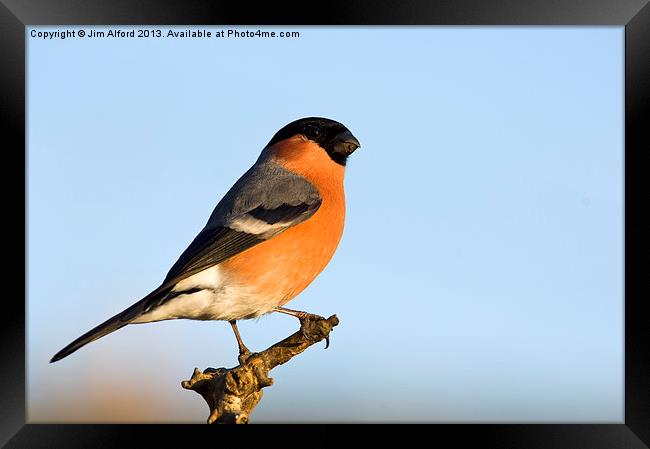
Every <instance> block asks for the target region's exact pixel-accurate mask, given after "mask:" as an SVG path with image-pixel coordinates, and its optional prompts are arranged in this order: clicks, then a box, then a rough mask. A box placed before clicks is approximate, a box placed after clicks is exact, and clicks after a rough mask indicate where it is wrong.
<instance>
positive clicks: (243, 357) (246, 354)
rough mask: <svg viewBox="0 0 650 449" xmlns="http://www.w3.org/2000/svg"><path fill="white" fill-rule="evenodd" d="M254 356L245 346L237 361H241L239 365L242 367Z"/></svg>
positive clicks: (240, 349) (240, 350)
mask: <svg viewBox="0 0 650 449" xmlns="http://www.w3.org/2000/svg"><path fill="white" fill-rule="evenodd" d="M252 355H253V353H252V352H250V350H249V349H248V348H247V347H246V346H244V347H242V348H239V356H238V357H237V360H238V361H239V365H240V366H242V365H243V364H244V363H246V361H247V360H248V359H250V357H251V356H252Z"/></svg>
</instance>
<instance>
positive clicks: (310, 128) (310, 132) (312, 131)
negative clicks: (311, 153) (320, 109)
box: [305, 125, 320, 139]
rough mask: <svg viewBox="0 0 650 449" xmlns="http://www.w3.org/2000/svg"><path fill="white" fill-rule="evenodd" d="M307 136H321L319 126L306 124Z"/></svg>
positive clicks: (313, 137)
mask: <svg viewBox="0 0 650 449" xmlns="http://www.w3.org/2000/svg"><path fill="white" fill-rule="evenodd" d="M305 136H307V137H309V138H310V139H315V138H317V137H318V136H320V129H318V126H314V125H307V126H305Z"/></svg>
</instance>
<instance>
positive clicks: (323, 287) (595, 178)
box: [26, 27, 623, 422]
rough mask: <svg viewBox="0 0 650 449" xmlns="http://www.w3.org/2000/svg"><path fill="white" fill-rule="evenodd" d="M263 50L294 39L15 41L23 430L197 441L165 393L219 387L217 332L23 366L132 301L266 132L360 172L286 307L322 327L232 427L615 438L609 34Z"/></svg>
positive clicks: (271, 325) (510, 32) (348, 37)
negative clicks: (115, 430)
mask: <svg viewBox="0 0 650 449" xmlns="http://www.w3.org/2000/svg"><path fill="white" fill-rule="evenodd" d="M83 28H84V29H85V30H86V31H88V30H90V28H91V27H83ZM185 28H187V27H180V28H179V29H185ZM56 29H63V28H48V27H40V28H38V30H50V31H53V30H56ZM72 29H75V30H78V29H79V28H72ZM94 29H96V30H106V29H105V28H100V27H95V28H94ZM124 29H132V28H124ZM167 29H168V28H167V27H162V28H161V30H163V33H165V32H166V30H167ZM220 29H223V28H221V27H213V28H212V30H214V31H216V30H220ZM241 29H251V30H256V29H257V28H255V27H250V28H241ZM272 29H275V30H276V31H280V30H287V31H295V30H297V31H299V32H300V37H299V38H292V39H289V38H285V39H258V38H245V39H216V38H214V39H182V40H181V39H152V38H149V39H137V38H134V39H97V40H94V39H89V38H85V39H80V38H67V39H63V40H62V39H52V40H43V39H38V38H31V37H29V29H28V30H27V37H26V39H27V44H28V66H27V70H28V72H27V73H28V153H27V163H28V172H27V184H28V185H27V188H28V216H27V218H28V248H27V249H28V285H27V292H28V298H27V299H28V304H27V312H28V373H29V379H28V381H29V384H28V419H29V420H30V421H31V422H61V421H64V422H96V421H106V422H131V421H134V422H202V421H204V420H205V419H206V418H207V409H206V407H205V405H204V403H203V401H202V399H201V398H200V397H199V396H198V395H196V394H194V393H192V392H188V391H184V390H182V389H181V388H180V386H179V382H180V381H181V380H184V379H187V378H189V376H190V375H191V372H192V369H193V368H194V367H195V366H196V367H199V368H201V369H203V368H205V367H208V366H213V367H219V366H232V365H234V364H235V363H236V344H235V342H234V337H233V336H232V333H231V330H230V326H229V325H228V324H227V323H223V322H193V321H180V320H179V321H168V322H160V323H153V324H146V325H138V326H128V327H126V328H123V329H121V330H120V331H118V332H116V333H114V334H111V335H109V336H107V337H105V338H103V339H101V340H98V341H96V342H94V343H92V344H91V345H89V346H87V347H85V348H83V349H82V350H80V351H79V352H77V353H75V354H74V355H72V356H70V357H69V358H66V359H64V360H63V361H61V362H58V363H56V364H53V365H50V364H48V360H49V358H50V357H51V356H52V355H53V354H54V352H56V351H57V350H59V349H60V348H61V347H63V346H64V345H65V344H67V343H68V342H70V341H71V340H72V339H74V338H76V337H77V336H79V335H80V334H82V333H84V332H85V331H87V330H88V329H90V328H92V327H94V326H95V325H96V324H98V323H100V322H102V321H104V320H105V319H106V318H108V317H110V316H112V315H113V314H115V313H117V312H119V311H121V310H122V309H124V308H125V307H127V306H129V305H130V304H132V303H133V302H135V301H136V300H138V299H140V298H141V297H142V296H144V295H145V294H146V293H148V292H149V291H150V290H151V289H153V288H155V287H156V286H157V285H158V284H159V283H160V281H161V280H162V279H163V278H164V276H165V274H166V273H167V270H168V269H169V267H170V266H171V265H172V264H173V262H174V261H175V260H176V258H177V257H178V256H179V255H180V253H181V252H182V251H183V250H184V249H185V247H186V246H187V245H188V244H189V242H190V241H191V240H192V239H193V237H194V236H195V235H196V233H197V232H198V231H199V230H200V229H201V228H202V227H203V225H204V224H205V221H206V220H207V218H208V216H209V215H210V212H211V211H212V208H213V207H214V205H215V204H216V203H217V201H218V200H219V199H220V198H221V196H222V195H223V194H224V193H225V192H226V191H227V190H228V188H229V187H230V186H231V185H232V183H233V182H234V181H235V180H236V179H237V178H238V177H239V176H240V175H241V174H242V173H243V172H244V171H245V170H246V169H247V168H248V167H249V166H250V165H251V164H252V163H253V162H254V161H255V159H256V158H257V156H258V155H259V152H260V151H261V149H262V147H263V146H264V145H265V144H266V142H268V140H269V139H270V138H271V136H272V135H273V134H274V133H275V131H277V130H278V129H279V128H280V127H282V126H283V125H285V124H286V123H288V122H290V121H292V120H294V119H297V118H300V117H304V116H312V115H318V116H325V117H330V118H333V119H336V120H338V121H341V122H343V123H344V124H346V125H347V126H348V128H350V130H351V131H352V132H353V133H354V134H355V135H356V136H357V137H358V138H359V140H360V141H361V143H362V148H361V149H360V150H358V151H357V152H356V153H355V154H354V155H353V156H352V158H351V160H350V163H349V165H348V169H347V175H346V193H347V203H348V214H347V220H346V228H345V232H344V236H343V239H342V241H341V244H340V246H339V249H338V251H337V253H336V255H335V256H334V258H333V260H332V262H331V264H330V265H329V266H328V268H327V269H326V270H325V271H324V272H323V273H322V274H321V276H320V277H319V278H318V279H317V280H316V281H315V282H314V283H313V284H312V285H311V286H310V287H309V288H308V289H307V290H306V291H305V292H303V293H302V294H301V295H300V296H299V297H298V298H296V299H295V300H293V301H292V302H291V303H289V304H288V306H290V307H292V308H295V309H301V310H308V311H311V312H314V313H318V314H321V315H325V316H329V315H331V314H334V313H336V314H337V315H338V316H339V318H340V319H341V324H340V325H339V327H337V328H336V329H335V331H334V332H333V334H332V344H331V346H330V348H329V349H327V351H323V350H322V348H321V347H320V346H317V347H313V348H311V349H310V350H308V351H307V352H305V353H304V354H303V355H301V356H300V357H299V358H296V359H294V360H293V361H292V362H291V363H288V364H287V365H284V366H281V367H278V368H277V369H275V370H274V371H273V372H272V374H273V377H274V378H275V379H276V384H275V385H274V386H273V387H271V388H268V389H267V390H266V391H265V397H264V400H263V401H262V403H261V404H260V406H259V407H258V408H257V409H256V411H255V413H254V415H253V420H254V421H256V422H274V421H297V422H311V421H326V422H341V421H345V422H349V421H353V422H365V421H374V422H376V421H381V422H388V421H390V422H395V421H422V422H529V421H534V422H622V420H623V358H622V357H623V259H622V256H623V228H622V224H623V218H622V213H623V28H622V27H575V28H572V27H510V28H507V27H412V28H409V27H366V28H364V27H356V28H355V27H352V28H343V27H340V28H335V27H289V28H286V27H283V28H264V30H272ZM276 315H277V314H276ZM276 315H270V316H266V317H263V318H261V319H259V320H256V321H249V322H243V323H241V324H240V330H241V332H242V334H243V338H244V340H245V342H246V344H247V345H248V346H249V347H250V348H251V349H253V350H261V349H263V348H265V347H267V346H269V345H270V344H272V343H274V342H276V341H278V340H279V339H281V338H283V337H285V336H287V335H289V334H290V333H292V332H294V331H295V330H296V328H297V325H298V323H297V321H296V320H295V319H293V318H291V317H287V316H284V315H281V316H276ZM148 371H153V372H148Z"/></svg>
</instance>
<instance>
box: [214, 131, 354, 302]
mask: <svg viewBox="0 0 650 449" xmlns="http://www.w3.org/2000/svg"><path fill="white" fill-rule="evenodd" d="M276 147H277V148H275V154H274V156H275V160H276V162H278V163H280V164H281V165H283V166H284V167H285V168H287V169H289V170H291V171H293V172H294V173H298V174H300V175H301V176H303V177H305V178H306V179H308V180H309V181H310V182H311V183H312V184H313V185H314V186H315V187H316V188H317V189H318V191H319V193H320V195H321V198H322V203H321V206H320V208H319V209H318V210H317V211H316V213H315V214H314V215H313V216H312V217H310V218H309V219H308V220H306V221H305V222H303V223H300V224H298V225H296V226H294V227H292V228H289V229H288V230H286V231H284V232H283V233H282V234H280V235H277V236H275V237H273V238H271V239H269V240H267V241H266V242H263V243H260V244H259V245H257V246H254V247H253V248H250V249H248V250H246V251H244V252H242V253H240V254H238V255H236V256H234V257H232V258H231V259H229V260H227V261H225V262H223V264H222V266H223V267H224V268H225V269H226V270H227V271H228V272H229V273H231V275H232V276H233V277H234V278H235V279H236V280H237V282H241V283H242V284H245V285H250V286H254V287H255V288H256V290H257V292H258V293H260V294H263V295H265V296H267V295H268V296H269V297H270V298H275V299H276V300H277V301H278V304H277V305H283V304H285V303H287V302H288V301H290V300H291V299H293V298H294V297H295V296H296V295H298V294H299V293H300V292H301V291H303V290H304V289H305V288H306V287H307V286H308V285H309V284H310V283H311V282H312V281H313V280H314V279H315V278H316V276H318V274H319V273H320V272H321V271H323V269H324V268H325V266H326V265H327V264H328V263H329V261H330V259H331V258H332V256H333V255H334V252H335V250H336V248H337V246H338V244H339V241H340V240H341V235H342V234H343V225H344V221H345V193H344V191H343V177H344V171H345V169H344V167H343V166H341V165H339V164H337V163H335V162H334V161H332V160H331V159H330V158H329V156H328V155H327V153H326V152H325V151H324V150H323V149H322V148H320V147H318V146H317V145H316V144H314V143H313V142H310V141H305V139H304V138H301V137H300V136H296V137H293V138H291V139H287V140H285V141H282V142H279V143H278V144H276Z"/></svg>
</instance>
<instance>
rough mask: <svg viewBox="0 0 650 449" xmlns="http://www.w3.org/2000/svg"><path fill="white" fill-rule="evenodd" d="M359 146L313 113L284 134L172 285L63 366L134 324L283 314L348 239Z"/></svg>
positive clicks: (233, 192)
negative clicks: (351, 177) (349, 164)
mask: <svg viewBox="0 0 650 449" xmlns="http://www.w3.org/2000/svg"><path fill="white" fill-rule="evenodd" d="M359 146H360V144H359V141H358V140H357V139H356V138H355V137H354V136H353V135H352V133H351V132H350V131H349V130H348V129H347V128H346V127H345V126H344V125H342V124H341V123H339V122H336V121H334V120H330V119H326V118H321V117H308V118H302V119H300V120H296V121H294V122H291V123H289V124H288V125H286V126H284V127H283V128H282V129H280V130H279V131H278V132H277V133H276V134H275V135H274V136H273V138H272V139H271V140H270V141H269V143H268V144H267V145H266V147H264V149H263V150H262V153H261V154H260V156H259V158H258V159H257V161H256V162H255V164H254V165H253V166H252V167H251V168H250V169H249V170H248V171H247V172H246V173H244V175H243V176H242V177H241V178H239V180H238V181H237V182H236V183H235V184H234V185H233V186H232V188H231V189H230V190H229V191H228V192H227V193H226V195H225V196H224V197H223V198H222V199H221V201H219V204H217V206H216V207H215V208H214V210H213V212H212V214H211V215H210V218H209V219H208V222H207V224H206V225H205V227H204V228H203V229H202V230H201V232H199V234H198V235H197V236H196V238H195V239H194V240H193V241H192V243H190V245H189V246H188V248H187V249H186V250H185V251H184V252H183V253H182V254H181V256H180V257H179V259H178V260H177V261H176V263H175V264H174V265H173V266H172V267H171V269H170V270H169V273H167V277H165V279H164V280H163V282H162V284H161V285H160V286H159V287H158V288H156V289H155V290H153V291H152V292H151V293H149V294H148V295H147V296H145V297H144V298H142V299H141V300H140V301H138V302H136V303H135V304H133V305H132V306H130V307H128V308H127V309H125V310H124V311H122V312H120V313H118V314H117V315H115V316H114V317H112V318H109V319H108V320H106V321H105V322H103V323H102V324H100V325H98V326H97V327H95V328H94V329H92V330H90V331H88V332H87V333H85V334H84V335H82V336H81V337H79V338H77V339H76V340H75V341H73V342H72V343H70V344H69V345H68V346H66V347H65V348H63V349H62V350H60V351H59V352H58V353H56V354H55V355H54V357H52V359H51V360H50V362H56V361H57V360H61V359H62V358H64V357H66V356H68V355H70V354H72V353H73V352H75V351H76V350H77V349H79V348H81V347H82V346H85V345H86V344H88V343H90V342H92V341H94V340H97V339H98V338H101V337H103V336H105V335H108V334H110V333H111V332H113V331H116V330H117V329H120V328H122V327H124V326H126V325H127V324H135V323H150V322H154V321H161V320H172V319H179V318H185V319H191V320H223V321H228V322H230V324H231V326H232V329H233V331H234V333H235V337H236V339H237V344H238V346H239V352H240V359H241V356H242V355H244V354H247V353H249V351H248V349H247V348H246V346H245V345H244V343H243V342H242V339H241V336H240V334H239V331H238V330H237V324H236V322H237V320H246V319H251V318H256V317H259V316H261V315H264V314H267V313H271V312H282V313H286V314H289V315H293V316H296V317H298V318H299V319H301V320H302V319H305V318H309V317H310V316H312V315H311V314H308V313H306V312H301V311H297V310H291V309H287V308H285V307H283V306H284V305H285V304H286V303H287V302H289V301H290V300H291V299H293V298H294V297H295V296H296V295H298V294H299V293H300V292H301V291H303V290H304V289H305V288H306V287H307V286H308V285H309V284H310V283H311V282H312V281H313V280H314V279H315V278H316V276H318V274H319V273H320V272H321V271H323V269H324V268H325V266H326V265H327V264H328V263H329V261H330V259H331V258H332V256H333V255H334V251H335V250H336V247H337V246H338V244H339V241H340V239H341V235H342V233H343V222H344V220H345V192H344V189H343V177H344V175H345V165H346V161H347V160H348V157H349V156H350V155H351V154H352V153H353V152H354V151H355V150H356V149H357V148H359Z"/></svg>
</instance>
